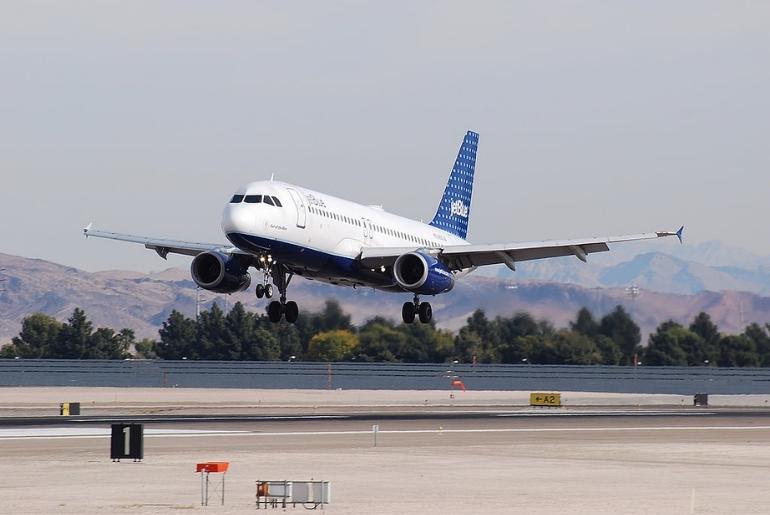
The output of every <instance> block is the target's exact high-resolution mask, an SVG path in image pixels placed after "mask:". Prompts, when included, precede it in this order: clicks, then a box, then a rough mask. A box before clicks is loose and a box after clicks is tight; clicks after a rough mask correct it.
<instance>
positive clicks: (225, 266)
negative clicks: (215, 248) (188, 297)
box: [190, 251, 251, 293]
mask: <svg viewBox="0 0 770 515" xmlns="http://www.w3.org/2000/svg"><path fill="white" fill-rule="evenodd" d="M248 269H249V266H248V264H247V263H244V262H243V260H241V259H238V257H233V256H228V255H227V254H222V253H220V252H212V251H206V252H202V253H200V254H198V255H197V256H195V259H193V261H192V264H191V265H190V272H191V273H192V278H193V281H195V284H197V285H198V286H200V287H201V288H203V289H204V290H209V291H213V292H217V293H235V292H239V291H243V290H245V289H246V288H248V287H249V285H250V284H251V276H250V275H249V272H248Z"/></svg>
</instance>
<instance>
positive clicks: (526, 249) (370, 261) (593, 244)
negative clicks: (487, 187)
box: [359, 227, 684, 270]
mask: <svg viewBox="0 0 770 515" xmlns="http://www.w3.org/2000/svg"><path fill="white" fill-rule="evenodd" d="M683 230H684V227H682V228H680V229H679V230H678V231H659V232H648V233H642V234H629V235H625V236H607V237H601V238H581V239H574V240H551V241H532V242H521V243H502V244H492V245H450V246H447V247H443V248H437V249H430V248H429V249H425V250H426V251H427V252H428V253H430V254H433V255H435V256H436V258H437V259H439V260H441V261H442V262H443V263H444V264H445V265H447V267H449V269H450V270H465V269H468V268H473V267H477V266H485V265H495V264H504V265H506V266H507V267H508V268H510V269H511V270H515V269H516V263H518V262H520V261H531V260H534V259H546V258H552V257H560V256H575V257H577V258H578V259H579V260H581V261H586V260H587V258H588V254H593V253H594V252H606V251H608V250H610V247H609V244H611V243H620V242H625V241H639V240H651V239H655V238H664V237H667V236H676V237H677V238H679V240H680V241H681V240H682V231H683ZM415 250H420V249H419V248H416V247H388V248H380V247H364V248H363V249H361V255H360V256H359V259H360V260H361V262H362V263H363V264H364V266H366V267H367V268H375V267H378V266H391V265H393V263H394V262H395V260H396V259H397V258H398V257H399V256H400V255H402V254H404V253H406V252H413V251H415Z"/></svg>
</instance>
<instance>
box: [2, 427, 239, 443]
mask: <svg viewBox="0 0 770 515" xmlns="http://www.w3.org/2000/svg"><path fill="white" fill-rule="evenodd" d="M244 432H248V431H237V430H217V429H211V430H207V429H145V431H144V435H145V436H149V437H153V436H178V437H181V436H213V435H217V434H225V433H226V434H237V433H244ZM110 434H111V430H110V429H108V428H103V427H44V428H38V427H33V428H21V429H19V428H17V429H0V441H2V440H53V439H69V438H75V439H78V438H102V437H109V436H110Z"/></svg>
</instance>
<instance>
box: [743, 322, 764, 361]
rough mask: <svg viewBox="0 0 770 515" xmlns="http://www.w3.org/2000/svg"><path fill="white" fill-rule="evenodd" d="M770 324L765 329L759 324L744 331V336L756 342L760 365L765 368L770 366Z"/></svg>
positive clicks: (749, 326)
mask: <svg viewBox="0 0 770 515" xmlns="http://www.w3.org/2000/svg"><path fill="white" fill-rule="evenodd" d="M769 333H770V324H766V325H765V327H762V326H761V325H759V324H757V323H753V324H750V325H748V326H747V327H746V329H745V330H744V331H743V335H744V336H746V337H747V338H748V339H750V340H751V341H752V342H754V347H755V348H756V350H757V357H758V359H759V365H760V366H763V367H767V366H770V334H769Z"/></svg>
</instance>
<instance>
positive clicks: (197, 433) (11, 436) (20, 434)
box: [0, 426, 770, 441]
mask: <svg viewBox="0 0 770 515" xmlns="http://www.w3.org/2000/svg"><path fill="white" fill-rule="evenodd" d="M46 429H47V430H46ZM46 429H37V428H34V429H17V430H2V431H1V432H0V441H4V440H61V439H85V438H106V437H108V436H109V435H110V431H109V430H108V429H98V428H89V429H90V431H84V430H83V428H46ZM756 430H760V431H762V430H770V426H659V427H655V426H652V427H561V428H556V427H537V428H522V427H517V428H477V429H385V430H382V429H381V430H380V431H379V434H393V435H399V434H445V433H446V434H461V433H590V432H629V431H646V432H654V431H756ZM54 431H59V433H55V432H54ZM61 431H64V433H62V432H61ZM370 434H372V431H371V430H368V429H367V430H356V429H354V430H349V431H288V432H256V431H238V430H232V431H228V430H211V431H208V430H194V429H180V430H176V429H148V430H146V431H145V436H146V437H149V438H193V437H197V438H200V437H221V436H344V435H370Z"/></svg>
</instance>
